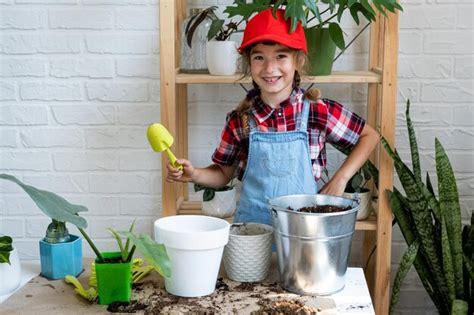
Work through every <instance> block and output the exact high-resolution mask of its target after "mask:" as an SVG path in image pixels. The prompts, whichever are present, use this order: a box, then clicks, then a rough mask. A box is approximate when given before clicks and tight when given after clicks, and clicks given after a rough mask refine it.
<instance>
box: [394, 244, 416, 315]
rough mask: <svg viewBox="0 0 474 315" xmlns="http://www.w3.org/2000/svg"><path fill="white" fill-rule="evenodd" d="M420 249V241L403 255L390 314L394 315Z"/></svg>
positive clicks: (395, 281) (409, 247) (396, 277)
mask: <svg viewBox="0 0 474 315" xmlns="http://www.w3.org/2000/svg"><path fill="white" fill-rule="evenodd" d="M419 248H420V242H419V241H418V240H416V241H414V242H413V243H412V244H411V245H410V246H408V249H407V251H406V252H405V254H403V257H402V260H401V261H400V264H399V265H398V270H397V274H396V275H395V280H394V281H393V288H392V297H391V299H390V314H393V312H394V309H395V305H396V304H397V303H398V298H399V295H400V288H401V286H402V284H403V280H404V279H405V277H406V275H407V274H408V271H410V268H411V266H412V265H413V262H414V261H415V259H416V256H417V255H418V250H419Z"/></svg>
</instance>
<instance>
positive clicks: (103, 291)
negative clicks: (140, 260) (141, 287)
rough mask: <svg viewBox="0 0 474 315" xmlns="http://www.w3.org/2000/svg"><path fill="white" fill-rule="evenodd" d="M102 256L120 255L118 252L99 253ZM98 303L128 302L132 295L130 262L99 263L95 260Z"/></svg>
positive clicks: (112, 256)
mask: <svg viewBox="0 0 474 315" xmlns="http://www.w3.org/2000/svg"><path fill="white" fill-rule="evenodd" d="M101 254H102V257H104V258H115V257H121V256H120V253H119V252H105V253H101ZM95 272H96V277H97V289H98V291H99V304H103V305H108V304H110V303H112V302H130V298H131V296H132V263H131V262H128V263H99V262H97V259H96V260H95Z"/></svg>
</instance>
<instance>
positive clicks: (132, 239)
mask: <svg viewBox="0 0 474 315" xmlns="http://www.w3.org/2000/svg"><path fill="white" fill-rule="evenodd" d="M134 226H135V221H133V222H132V224H131V225H130V228H129V230H128V231H127V232H118V231H116V230H114V229H112V228H109V229H108V231H109V232H110V233H111V234H112V236H113V237H114V238H115V240H116V241H117V245H118V247H119V250H120V258H119V259H118V260H114V261H107V259H105V258H104V257H103V256H102V254H101V253H100V251H99V250H98V249H97V247H96V246H95V244H94V242H93V241H92V240H91V238H90V237H89V235H87V233H86V231H84V230H82V229H79V231H80V232H81V234H82V235H83V236H84V239H85V240H86V241H87V243H88V244H89V246H90V247H91V248H92V250H93V251H94V253H95V254H96V256H97V263H128V262H130V261H131V260H132V258H133V254H134V253H135V250H136V249H137V250H138V251H139V252H140V253H141V254H142V255H143V257H144V258H145V260H146V261H147V262H148V263H149V264H150V265H151V266H153V268H154V269H155V270H156V271H157V272H158V273H159V274H160V275H162V276H163V277H169V276H170V275H171V266H170V260H169V257H168V254H167V253H166V249H165V246H164V245H163V244H158V243H157V242H155V241H153V240H152V239H151V238H150V237H149V236H148V235H146V234H140V235H138V236H137V235H136V234H134V233H133V228H134ZM122 236H125V238H126V242H125V245H124V244H123V241H122ZM130 244H133V245H132V247H131V248H130Z"/></svg>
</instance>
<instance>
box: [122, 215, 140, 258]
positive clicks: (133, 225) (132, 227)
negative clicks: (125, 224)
mask: <svg viewBox="0 0 474 315" xmlns="http://www.w3.org/2000/svg"><path fill="white" fill-rule="evenodd" d="M136 221H137V219H136V218H135V219H133V222H132V224H131V225H130V228H129V229H128V231H129V232H130V233H132V232H133V229H134V228H135V222H136ZM129 246H130V239H129V238H128V237H127V242H126V243H125V251H126V252H127V253H128V247H129Z"/></svg>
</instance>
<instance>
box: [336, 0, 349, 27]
mask: <svg viewBox="0 0 474 315" xmlns="http://www.w3.org/2000/svg"><path fill="white" fill-rule="evenodd" d="M346 6H347V0H340V2H339V7H338V9H337V21H338V22H341V18H342V14H343V13H344V10H345V9H346Z"/></svg>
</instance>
